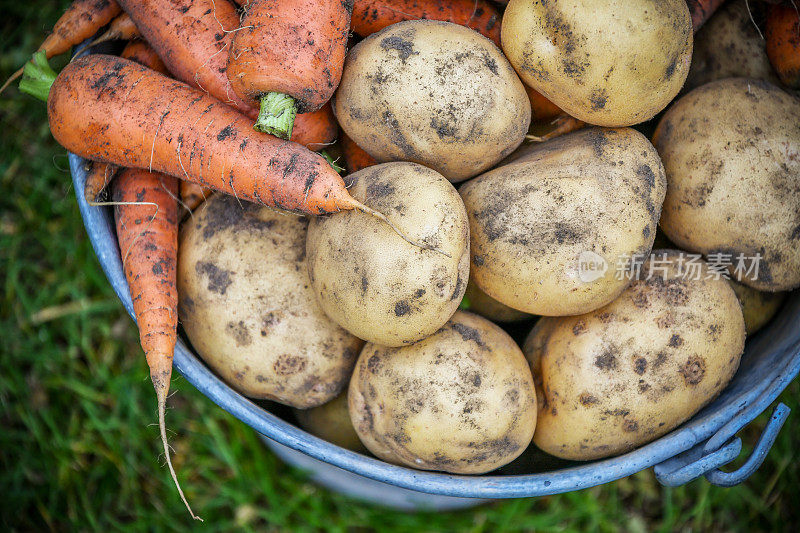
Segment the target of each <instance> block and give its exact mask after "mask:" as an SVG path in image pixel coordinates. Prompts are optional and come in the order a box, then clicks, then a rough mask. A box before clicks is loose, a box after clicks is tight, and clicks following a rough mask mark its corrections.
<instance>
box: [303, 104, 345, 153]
mask: <svg viewBox="0 0 800 533" xmlns="http://www.w3.org/2000/svg"><path fill="white" fill-rule="evenodd" d="M338 133H339V125H338V124H337V123H336V118H335V117H334V116H333V109H332V108H331V104H330V102H328V103H327V104H325V105H324V106H322V107H321V108H320V109H318V110H317V111H314V112H313V113H303V114H302V115H297V118H296V119H295V121H294V128H292V138H291V140H292V141H294V142H296V143H298V144H302V145H303V146H305V147H306V148H308V149H309V150H315V151H316V150H321V149H322V148H324V147H325V146H328V145H329V144H332V143H333V142H334V141H335V140H336V135H337V134H338Z"/></svg>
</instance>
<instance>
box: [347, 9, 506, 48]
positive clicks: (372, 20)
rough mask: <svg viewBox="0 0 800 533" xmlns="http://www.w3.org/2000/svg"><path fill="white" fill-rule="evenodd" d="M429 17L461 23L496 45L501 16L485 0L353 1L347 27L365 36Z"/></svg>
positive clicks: (498, 40) (498, 39)
mask: <svg viewBox="0 0 800 533" xmlns="http://www.w3.org/2000/svg"><path fill="white" fill-rule="evenodd" d="M415 19H430V20H444V21H447V22H452V23H454V24H461V25H462V26H467V27H469V28H472V29H473V30H475V31H477V32H480V33H481V34H483V35H484V36H486V37H488V38H489V39H491V40H493V41H494V42H495V44H496V45H497V46H500V21H501V19H502V15H501V14H500V12H499V11H498V10H497V8H496V7H495V6H493V5H492V4H491V3H489V2H487V1H486V0H355V1H354V2H353V18H352V22H351V23H350V24H351V27H352V29H353V31H354V32H356V33H357V34H359V35H361V36H362V37H366V36H367V35H371V34H373V33H375V32H376V31H380V30H382V29H383V28H385V27H386V26H389V25H390V24H394V23H396V22H400V21H403V20H415Z"/></svg>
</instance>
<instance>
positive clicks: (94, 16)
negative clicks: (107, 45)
mask: <svg viewBox="0 0 800 533" xmlns="http://www.w3.org/2000/svg"><path fill="white" fill-rule="evenodd" d="M119 13H120V7H119V4H117V3H116V2H115V1H114V0H74V1H73V2H72V3H71V4H70V5H69V7H68V8H67V10H66V11H65V12H64V14H63V15H61V17H60V18H59V19H58V20H57V21H56V23H55V25H54V26H53V32H52V33H51V34H50V35H48V36H47V38H45V40H44V42H42V44H41V45H40V46H39V48H38V49H37V50H36V51H37V52H44V53H45V55H46V56H47V58H48V59H50V58H51V57H54V56H57V55H59V54H63V53H64V52H66V51H67V50H69V49H70V48H71V47H72V46H75V45H76V44H80V43H81V42H83V41H85V40H86V39H88V38H89V37H91V36H92V35H94V34H95V33H97V31H98V30H99V29H100V28H102V27H103V26H105V25H106V24H108V23H109V22H111V19H113V18H114V17H116V16H117V15H119ZM23 69H24V67H23V68H21V69H19V70H18V71H16V72H15V73H14V74H12V75H11V77H10V78H8V79H7V80H6V82H5V83H3V85H2V87H0V93H2V92H3V91H4V90H5V89H6V87H8V86H9V85H11V83H12V82H13V81H14V80H16V79H17V78H19V77H20V76H21V75H22V71H23Z"/></svg>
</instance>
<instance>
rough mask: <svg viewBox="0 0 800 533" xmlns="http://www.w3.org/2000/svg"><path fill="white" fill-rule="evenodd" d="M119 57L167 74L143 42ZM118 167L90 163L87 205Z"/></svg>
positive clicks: (165, 69) (87, 175) (152, 51)
mask: <svg viewBox="0 0 800 533" xmlns="http://www.w3.org/2000/svg"><path fill="white" fill-rule="evenodd" d="M121 57H124V58H125V59H130V60H131V61H135V62H137V63H139V64H140V65H144V66H145V67H148V68H151V69H153V70H155V71H156V72H160V73H161V74H167V67H166V66H164V62H163V61H161V58H160V57H158V55H157V54H156V53H155V51H154V50H153V49H152V48H150V46H149V45H148V44H147V43H146V42H144V41H133V42H130V43H128V44H127V45H126V46H125V49H124V50H123V51H122V54H121ZM117 170H119V167H117V166H116V165H112V164H110V163H99V162H95V163H92V165H91V168H90V169H89V171H88V172H87V174H86V184H85V186H84V189H83V193H84V197H85V198H86V201H87V202H89V203H93V202H96V201H97V200H98V198H99V197H100V193H102V192H103V190H104V189H105V188H106V186H107V185H108V184H109V182H110V181H111V180H112V179H113V178H114V175H115V174H116V173H117Z"/></svg>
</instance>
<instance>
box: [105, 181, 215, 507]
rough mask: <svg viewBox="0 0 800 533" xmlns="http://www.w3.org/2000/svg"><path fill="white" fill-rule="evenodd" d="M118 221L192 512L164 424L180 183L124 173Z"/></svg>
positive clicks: (143, 336)
mask: <svg viewBox="0 0 800 533" xmlns="http://www.w3.org/2000/svg"><path fill="white" fill-rule="evenodd" d="M112 188H113V192H114V193H113V202H114V204H115V208H114V219H115V220H116V225H117V240H118V241H119V249H120V253H121V254H122V266H123V269H124V271H125V278H126V279H127V280H128V285H129V287H130V293H131V299H132V300H133V312H134V314H135V315H136V323H137V325H138V326H139V341H140V342H141V345H142V349H143V350H144V355H145V358H146V359H147V365H148V366H149V367H150V380H151V381H152V382H153V387H154V388H155V391H156V398H157V401H158V427H159V430H160V432H161V443H162V444H163V446H164V454H165V455H166V458H167V465H168V466H169V472H170V475H171V476H172V480H173V481H174V482H175V486H176V487H177V488H178V493H179V494H180V496H181V499H182V500H183V503H184V504H185V505H186V508H187V509H188V510H189V513H191V515H192V518H195V519H197V520H202V519H201V518H200V517H198V516H196V515H195V514H194V512H193V511H192V508H191V507H190V506H189V502H188V501H186V497H185V496H184V495H183V490H181V486H180V483H178V477H177V475H176V474H175V469H174V468H173V467H172V459H171V458H170V451H169V444H168V443H167V431H166V425H165V423H164V414H165V413H164V412H165V410H166V402H167V393H169V385H170V383H169V382H170V378H171V377H172V358H173V354H174V352H175V343H176V342H177V340H178V333H177V327H178V290H177V284H176V281H177V263H178V204H177V201H176V198H177V196H176V195H177V194H178V183H177V180H176V179H175V178H173V177H171V176H164V175H161V174H154V173H151V172H147V171H146V170H138V169H125V170H123V171H122V172H120V175H119V177H118V178H117V180H116V181H115V182H114V185H113V187H112Z"/></svg>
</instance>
